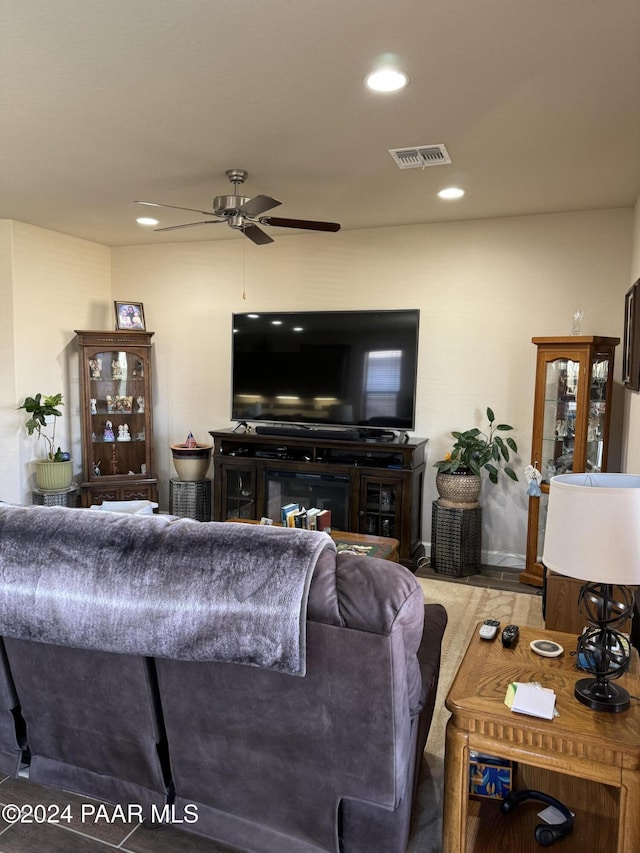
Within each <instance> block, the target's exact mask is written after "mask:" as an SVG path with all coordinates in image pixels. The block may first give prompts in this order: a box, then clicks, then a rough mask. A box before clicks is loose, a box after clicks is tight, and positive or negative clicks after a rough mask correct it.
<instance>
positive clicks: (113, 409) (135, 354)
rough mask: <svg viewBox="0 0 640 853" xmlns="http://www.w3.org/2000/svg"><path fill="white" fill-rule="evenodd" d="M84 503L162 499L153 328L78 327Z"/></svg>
mask: <svg viewBox="0 0 640 853" xmlns="http://www.w3.org/2000/svg"><path fill="white" fill-rule="evenodd" d="M76 335H77V340H78V346H79V350H80V367H79V370H80V416H81V421H82V479H83V482H82V483H81V503H82V506H84V507H88V506H91V504H101V503H102V502H103V501H127V500H150V501H157V494H158V483H157V480H156V478H155V473H154V459H153V406H152V399H151V338H152V336H153V332H89V331H77V330H76Z"/></svg>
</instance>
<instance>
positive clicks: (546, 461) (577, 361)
mask: <svg viewBox="0 0 640 853" xmlns="http://www.w3.org/2000/svg"><path fill="white" fill-rule="evenodd" d="M531 340H532V343H534V344H535V345H536V346H537V348H538V353H537V366H536V384H535V399H534V407H533V436H532V441H531V464H532V465H533V466H534V467H535V468H537V469H538V470H539V471H540V473H541V474H542V482H541V486H540V488H541V492H542V494H541V496H540V497H530V498H529V519H528V527H527V551H526V567H525V570H524V571H523V572H522V573H521V574H520V581H521V582H522V583H527V584H531V585H533V586H542V584H543V578H544V567H543V565H542V562H541V557H542V549H543V545H544V530H545V519H546V505H547V496H548V494H549V480H550V479H551V477H553V476H554V475H556V474H568V473H579V472H581V471H594V472H596V471H606V470H607V454H608V450H609V423H610V419H611V394H612V389H613V361H614V353H615V348H616V346H617V345H618V344H619V343H620V338H603V337H592V336H587V335H576V336H570V337H561V338H532V339H531Z"/></svg>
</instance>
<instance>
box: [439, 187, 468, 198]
mask: <svg viewBox="0 0 640 853" xmlns="http://www.w3.org/2000/svg"><path fill="white" fill-rule="evenodd" d="M438 195H439V196H440V198H462V196H463V195H464V190H461V189H460V188H459V187H447V188H446V189H444V190H440V192H439V193H438Z"/></svg>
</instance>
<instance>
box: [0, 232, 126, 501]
mask: <svg viewBox="0 0 640 853" xmlns="http://www.w3.org/2000/svg"><path fill="white" fill-rule="evenodd" d="M0 226H1V228H0V259H1V261H0V263H1V264H2V266H1V267H0V270H1V272H0V276H1V277H0V306H1V307H2V309H3V311H2V319H1V320H0V324H1V326H0V328H1V329H2V335H3V337H2V342H1V343H0V348H1V349H2V352H3V354H5V350H8V349H9V346H8V345H7V342H6V341H5V332H7V335H8V337H7V341H11V339H12V341H11V344H12V345H11V349H12V353H13V359H12V360H11V357H10V355H7V356H6V358H7V361H5V362H4V364H5V366H8V365H10V366H11V381H7V379H6V378H5V377H3V380H2V384H1V385H0V413H1V417H2V423H3V426H5V427H6V428H5V429H3V430H2V432H1V435H0V450H1V451H2V453H0V456H2V457H3V458H5V459H10V460H11V464H10V465H9V466H8V467H9V469H10V470H9V471H8V472H7V477H6V479H5V478H4V477H3V481H2V493H1V494H0V498H1V499H3V500H7V501H15V502H26V503H30V497H31V496H30V489H31V488H32V487H33V485H34V474H33V470H32V469H33V465H32V464H31V461H32V460H33V459H36V458H39V457H41V456H43V455H44V453H45V448H44V442H42V441H41V442H40V444H39V445H38V443H37V441H36V439H35V438H33V437H32V438H29V437H28V436H27V433H26V430H25V429H24V422H25V420H26V417H25V415H24V412H16V406H18V405H20V404H21V403H22V402H23V401H24V399H25V397H26V396H34V395H35V394H37V393H38V392H41V393H43V394H56V393H58V392H59V391H60V392H62V394H63V397H64V401H65V406H64V409H63V412H64V416H63V417H62V418H60V419H59V421H58V424H57V425H56V443H58V444H59V445H60V446H61V447H62V448H63V450H69V451H70V452H71V453H72V456H73V461H74V472H75V473H76V475H77V476H76V479H78V480H79V479H80V470H81V451H80V420H79V408H78V396H79V395H78V360H77V356H76V347H75V343H74V337H75V336H74V329H82V328H94V327H96V328H109V325H111V326H113V319H112V313H113V306H112V302H111V258H110V249H108V248H107V247H105V246H99V245H97V244H95V243H89V242H87V241H86V240H78V239H77V238H75V237H69V236H67V235H65V234H58V233H56V232H54V231H47V230H45V229H42V228H36V227H34V226H31V225H26V224H24V223H21V222H6V221H4V222H2V223H0ZM5 308H7V309H8V310H7V313H6V314H5V310H4V309H5ZM9 335H10V336H11V337H10V338H9ZM5 454H6V455H5Z"/></svg>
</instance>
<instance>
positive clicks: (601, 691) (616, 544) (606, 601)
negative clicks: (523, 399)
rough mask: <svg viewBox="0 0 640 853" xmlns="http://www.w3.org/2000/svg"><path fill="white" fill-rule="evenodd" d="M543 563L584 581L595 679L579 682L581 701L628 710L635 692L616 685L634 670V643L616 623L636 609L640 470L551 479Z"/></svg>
mask: <svg viewBox="0 0 640 853" xmlns="http://www.w3.org/2000/svg"><path fill="white" fill-rule="evenodd" d="M542 562H543V564H544V565H545V566H546V567H547V569H552V570H553V571H554V572H558V573H559V574H561V575H567V576H568V577H571V578H578V579H580V580H583V581H585V583H584V585H583V587H582V589H581V590H580V596H579V607H580V612H581V613H582V615H583V616H584V617H585V619H586V620H587V621H589V622H591V623H592V626H591V627H589V628H587V629H586V630H585V631H584V632H583V633H582V635H581V636H580V637H579V638H578V661H579V665H580V667H581V668H582V669H584V670H585V671H586V672H588V673H589V674H590V676H591V677H589V678H583V679H580V680H579V681H578V682H577V683H576V686H575V697H576V699H578V701H580V702H582V703H583V704H585V705H587V706H588V707H589V708H592V709H593V710H594V711H611V712H614V713H615V712H619V711H626V709H627V708H628V707H629V698H630V697H629V693H628V692H627V691H626V690H625V689H624V687H621V686H620V685H616V684H613V683H612V682H613V681H614V680H615V679H616V678H619V677H620V676H621V675H622V674H623V673H624V672H625V671H626V669H628V666H629V652H630V647H629V641H628V639H627V638H626V637H625V636H624V635H623V634H621V633H620V631H618V630H616V628H615V627H614V626H615V625H616V624H619V623H620V622H621V621H622V620H623V619H625V618H627V617H628V616H630V615H631V613H632V608H633V593H632V591H631V590H630V589H628V588H627V585H638V584H640V475H636V474H588V473H584V474H561V475H560V476H557V477H552V479H551V481H550V485H549V503H548V507H547V524H546V532H545V540H544V550H543V554H542ZM614 585H616V586H619V587H620V589H619V592H618V597H617V598H616V596H614V589H613V587H614Z"/></svg>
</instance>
